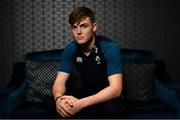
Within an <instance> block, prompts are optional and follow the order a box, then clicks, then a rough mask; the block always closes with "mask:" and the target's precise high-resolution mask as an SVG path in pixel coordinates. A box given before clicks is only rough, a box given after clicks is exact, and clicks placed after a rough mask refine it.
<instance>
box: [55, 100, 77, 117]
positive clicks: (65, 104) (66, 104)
mask: <svg viewBox="0 0 180 120" xmlns="http://www.w3.org/2000/svg"><path fill="white" fill-rule="evenodd" d="M72 106H73V104H72V100H71V99H68V98H59V99H58V100H57V101H56V111H57V112H58V114H60V115H61V116H62V117H64V118H65V117H71V116H72V115H74V113H73V112H72Z"/></svg>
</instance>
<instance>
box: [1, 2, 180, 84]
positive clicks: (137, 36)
mask: <svg viewBox="0 0 180 120" xmlns="http://www.w3.org/2000/svg"><path fill="white" fill-rule="evenodd" d="M0 5H1V8H0V9H1V10H0V11H1V17H0V18H1V21H0V25H1V26H0V30H1V40H0V50H1V52H0V66H1V67H0V78H1V79H0V85H1V86H5V85H7V83H8V81H9V80H10V75H11V74H12V65H13V63H14V62H17V61H22V60H23V59H24V54H25V53H27V52H32V51H41V50H50V49H61V48H63V47H64V46H65V45H66V44H67V42H68V41H70V40H72V38H71V34H70V30H69V25H68V14H69V13H70V11H71V10H72V9H73V8H74V7H77V6H82V5H83V6H88V7H90V8H92V9H93V10H94V12H95V14H96V18H97V23H98V32H97V34H100V35H104V36H107V37H109V38H112V39H114V40H115V41H117V42H118V44H119V45H120V46H121V48H131V49H145V50H152V51H153V52H154V54H155V55H156V57H157V58H158V59H162V60H163V61H164V62H165V63H166V64H167V69H168V73H169V74H170V77H171V78H172V82H176V83H179V84H180V76H179V74H180V71H179V70H178V69H179V65H180V64H179V63H180V54H179V53H178V52H179V46H178V45H179V43H180V42H179V37H180V35H179V21H178V18H179V4H178V3H177V2H175V1H174V0H1V1H0Z"/></svg>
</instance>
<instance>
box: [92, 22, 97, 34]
mask: <svg viewBox="0 0 180 120" xmlns="http://www.w3.org/2000/svg"><path fill="white" fill-rule="evenodd" d="M96 30H97V24H96V23H93V32H96Z"/></svg>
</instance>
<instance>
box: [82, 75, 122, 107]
mask: <svg viewBox="0 0 180 120" xmlns="http://www.w3.org/2000/svg"><path fill="white" fill-rule="evenodd" d="M108 79H109V86H108V87H106V88H104V89H102V90H101V91H99V92H98V93H96V94H94V95H92V96H88V97H85V98H82V99H80V100H81V103H82V104H83V106H84V107H87V106H91V105H94V104H98V103H102V102H106V101H109V100H111V99H113V98H117V97H118V96H120V94H121V91H122V74H116V75H112V76H111V77H109V78H108Z"/></svg>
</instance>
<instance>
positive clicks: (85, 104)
mask: <svg viewBox="0 0 180 120" xmlns="http://www.w3.org/2000/svg"><path fill="white" fill-rule="evenodd" d="M69 23H70V25H71V31H72V34H73V38H74V41H71V42H70V43H69V44H68V45H67V46H66V47H65V49H64V51H63V54H62V60H61V65H60V70H59V72H58V74H57V77H56V80H55V82H54V85H53V96H54V99H55V103H56V110H57V113H58V114H59V115H60V116H62V117H64V118H65V117H68V118H69V117H74V116H76V117H77V118H81V117H83V118H93V117H95V118H98V117H101V118H103V117H105V118H106V117H110V118H111V117H117V116H118V115H120V112H122V106H123V105H122V98H121V97H120V95H121V91H122V64H121V56H120V50H119V47H118V45H117V44H116V43H115V42H113V41H111V40H109V39H106V38H103V37H98V36H96V35H95V32H96V29H97V25H96V23H95V20H94V13H93V12H92V10H91V9H89V8H86V7H78V8H75V9H74V10H73V11H72V13H71V14H70V15H69ZM73 66H75V67H76V68H77V70H78V72H79V73H80V75H81V77H82V83H83V93H85V94H84V95H83V96H81V98H77V96H74V95H71V96H70V95H65V94H66V86H65V85H66V82H67V80H68V78H69V76H70V74H71V72H72V69H73ZM79 92H82V91H79Z"/></svg>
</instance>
